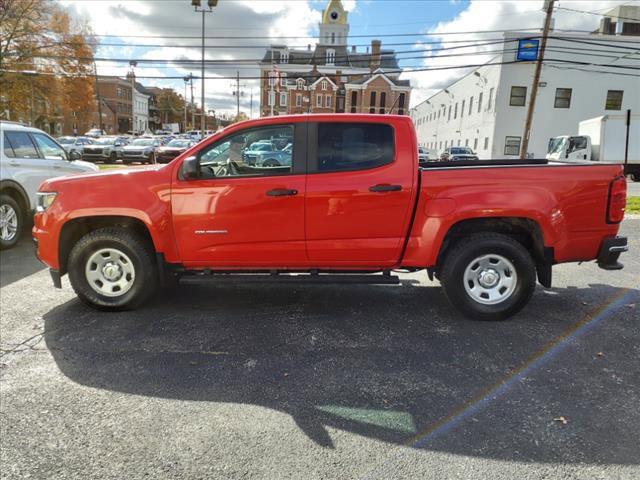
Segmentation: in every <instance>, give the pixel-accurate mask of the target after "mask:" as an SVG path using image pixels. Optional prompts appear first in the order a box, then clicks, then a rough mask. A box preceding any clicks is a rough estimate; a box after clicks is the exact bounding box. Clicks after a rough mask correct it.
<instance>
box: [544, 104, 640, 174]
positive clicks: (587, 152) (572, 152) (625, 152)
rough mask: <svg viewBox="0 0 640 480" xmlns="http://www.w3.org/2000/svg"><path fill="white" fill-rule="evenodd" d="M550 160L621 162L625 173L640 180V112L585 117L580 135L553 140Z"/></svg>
mask: <svg viewBox="0 0 640 480" xmlns="http://www.w3.org/2000/svg"><path fill="white" fill-rule="evenodd" d="M547 159H548V160H590V161H592V162H603V163H619V164H623V165H624V173H625V175H631V178H632V179H633V180H634V181H636V182H638V181H640V115H632V114H631V110H627V112H626V113H625V114H621V115H602V116H600V117H595V118H590V119H588V120H583V121H582V122H580V123H579V125H578V135H561V136H558V137H553V138H551V139H550V140H549V148H548V150H547Z"/></svg>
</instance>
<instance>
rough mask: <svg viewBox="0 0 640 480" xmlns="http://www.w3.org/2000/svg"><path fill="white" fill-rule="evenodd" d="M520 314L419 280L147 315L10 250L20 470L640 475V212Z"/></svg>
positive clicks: (8, 457) (5, 439)
mask: <svg viewBox="0 0 640 480" xmlns="http://www.w3.org/2000/svg"><path fill="white" fill-rule="evenodd" d="M622 231H623V233H624V234H626V235H627V236H628V237H629V239H630V248H631V251H630V252H629V253H627V254H626V255H625V256H624V258H623V263H625V265H626V267H625V269H624V270H623V271H621V272H607V271H603V270H600V269H598V268H597V267H596V266H595V264H593V263H589V264H582V265H577V264H571V265H561V266H558V267H556V268H555V269H554V287H553V288H552V289H543V288H541V287H538V289H537V290H536V293H535V295H534V297H533V300H532V302H531V303H530V305H529V306H528V307H527V308H526V310H525V311H523V312H522V313H521V314H520V315H518V316H517V317H516V318H514V319H513V320H511V321H507V322H502V323H476V322H472V321H469V320H466V319H464V318H462V317H461V316H460V315H458V314H457V313H456V311H455V310H453V309H452V308H451V307H450V306H449V305H448V304H447V302H446V300H445V298H444V295H443V294H442V292H441V290H440V288H439V287H438V284H437V283H432V282H429V281H428V280H427V278H426V275H425V274H424V273H420V274H413V275H403V276H402V278H403V282H402V285H400V286H384V287H375V286H353V285H348V286H346V285H337V286H322V285H319V286H314V285H305V286H292V285H273V284H251V285H244V286H237V285H235V286H233V285H189V286H187V285H184V286H180V287H178V288H177V289H176V290H175V291H173V292H172V293H169V294H164V295H162V296H158V297H157V298H156V299H155V300H154V301H153V302H152V303H151V304H150V305H148V306H146V307H145V308H143V309H140V310H138V311H135V312H128V313H117V314H107V313H99V312H96V311H93V310H91V309H89V308H87V307H85V306H84V305H83V304H81V303H80V302H79V301H78V300H77V299H76V298H75V296H74V295H73V292H72V290H71V288H70V287H69V284H68V281H67V279H66V278H65V279H64V281H63V284H64V288H63V290H55V289H53V287H52V285H51V281H50V279H49V276H48V273H47V272H46V270H44V269H43V267H42V265H40V264H39V263H38V262H37V261H36V260H35V259H34V258H33V252H32V247H31V245H30V243H29V241H24V242H23V243H21V244H20V245H19V246H18V247H17V248H16V249H13V250H10V251H6V252H2V255H1V261H0V280H1V281H0V307H1V324H0V328H1V343H2V352H1V354H2V358H1V359H0V362H1V363H0V393H1V397H0V399H1V402H0V403H1V409H0V428H1V430H0V439H1V440H0V441H1V452H0V453H1V457H0V465H2V468H1V472H0V475H1V476H2V478H7V479H9V478H42V479H45V478H46V479H50V478H77V479H86V478H107V479H110V478H113V479H123V478H127V479H139V478H172V479H173V478H185V479H187V478H188V479H196V478H202V479H204V478H216V479H217V478H225V479H226V478H232V479H236V478H268V479H280V478H292V479H301V478H304V479H320V478H327V479H336V478H339V479H351V478H367V479H369V478H370V479H374V478H375V479H391V478H393V479H401V478H402V479H404V478H407V479H409V478H412V479H415V478H421V479H447V478H464V479H510V480H511V479H514V478H518V479H524V478H536V479H537V478H572V479H574V478H585V479H600V478H602V479H604V478H607V479H608V478H615V479H637V478H640V465H639V464H640V428H639V427H640V408H638V405H640V367H639V364H638V358H640V315H639V312H640V302H639V301H640V293H639V291H638V288H639V287H640V255H638V254H637V252H638V251H640V219H630V220H626V221H625V222H624V223H623V228H622Z"/></svg>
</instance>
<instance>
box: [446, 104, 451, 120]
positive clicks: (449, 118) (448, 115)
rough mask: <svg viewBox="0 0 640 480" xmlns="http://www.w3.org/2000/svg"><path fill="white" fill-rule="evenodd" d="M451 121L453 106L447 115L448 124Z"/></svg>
mask: <svg viewBox="0 0 640 480" xmlns="http://www.w3.org/2000/svg"><path fill="white" fill-rule="evenodd" d="M450 121H451V105H449V113H448V114H447V122H450Z"/></svg>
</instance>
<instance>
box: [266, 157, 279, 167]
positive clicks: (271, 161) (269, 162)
mask: <svg viewBox="0 0 640 480" xmlns="http://www.w3.org/2000/svg"><path fill="white" fill-rule="evenodd" d="M262 166H263V167H279V166H280V162H278V161H277V160H276V159H274V158H269V159H267V160H265V161H264V162H262Z"/></svg>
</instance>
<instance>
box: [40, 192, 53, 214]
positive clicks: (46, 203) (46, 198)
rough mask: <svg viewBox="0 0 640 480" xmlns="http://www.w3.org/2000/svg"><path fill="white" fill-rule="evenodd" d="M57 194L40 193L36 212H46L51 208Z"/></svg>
mask: <svg viewBox="0 0 640 480" xmlns="http://www.w3.org/2000/svg"><path fill="white" fill-rule="evenodd" d="M56 195H58V193H57V192H38V193H37V198H38V205H37V207H36V211H38V212H44V211H45V210H47V208H49V207H50V206H51V204H52V203H53V201H54V200H55V199H56Z"/></svg>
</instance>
